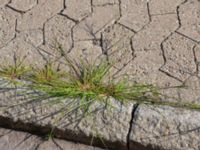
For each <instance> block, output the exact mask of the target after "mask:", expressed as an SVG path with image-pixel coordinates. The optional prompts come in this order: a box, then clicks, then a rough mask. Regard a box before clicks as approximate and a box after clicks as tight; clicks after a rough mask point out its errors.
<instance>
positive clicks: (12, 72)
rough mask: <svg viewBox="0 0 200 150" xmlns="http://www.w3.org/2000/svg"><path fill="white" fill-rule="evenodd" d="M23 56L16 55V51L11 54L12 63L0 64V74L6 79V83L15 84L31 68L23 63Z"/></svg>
mask: <svg viewBox="0 0 200 150" xmlns="http://www.w3.org/2000/svg"><path fill="white" fill-rule="evenodd" d="M25 59H26V56H24V57H23V58H20V57H17V55H16V53H14V56H13V64H10V63H8V62H7V64H4V65H3V64H1V65H0V76H1V77H2V78H4V79H6V80H7V82H8V83H10V84H14V85H16V84H17V83H19V82H18V81H19V80H22V78H23V77H24V76H26V75H27V73H28V72H29V71H30V70H31V68H30V66H26V65H24V60H25Z"/></svg>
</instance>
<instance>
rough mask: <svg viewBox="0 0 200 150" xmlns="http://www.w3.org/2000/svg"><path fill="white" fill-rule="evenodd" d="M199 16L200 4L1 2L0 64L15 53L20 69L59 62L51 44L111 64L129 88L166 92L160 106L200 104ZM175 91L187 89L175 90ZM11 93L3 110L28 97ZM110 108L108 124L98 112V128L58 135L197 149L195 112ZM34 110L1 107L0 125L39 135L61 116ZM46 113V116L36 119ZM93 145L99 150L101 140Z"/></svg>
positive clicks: (154, 0)
mask: <svg viewBox="0 0 200 150" xmlns="http://www.w3.org/2000/svg"><path fill="white" fill-rule="evenodd" d="M199 14H200V2H199V0H74V1H72V0H71V1H70V0H56V1H50V0H1V1H0V63H5V62H6V61H7V60H10V62H9V63H12V57H13V53H14V52H17V54H18V55H22V56H23V55H27V60H26V63H31V64H35V65H38V66H39V65H41V64H43V63H44V62H45V59H49V58H50V59H57V58H60V55H59V54H58V53H57V52H56V51H55V50H54V49H53V44H52V43H53V42H54V41H55V39H57V40H58V41H59V42H61V43H62V44H63V46H64V48H65V53H66V54H67V55H68V56H70V57H73V58H75V59H76V58H79V57H83V58H85V59H88V60H97V63H98V62H100V61H101V60H102V59H106V60H108V61H110V62H113V61H114V62H116V63H115V64H114V66H113V68H112V69H111V72H110V76H111V77H113V78H114V79H116V80H119V79H121V78H123V77H124V76H125V75H128V76H129V78H130V83H133V82H139V83H150V84H154V85H157V86H159V87H161V88H165V90H163V91H162V92H163V94H165V95H166V97H165V98H163V100H164V101H180V102H191V103H194V104H200V90H199V89H200V71H199V69H200V17H199V16H200V15H199ZM60 59H61V60H62V58H60ZM6 63H7V62H6ZM63 67H65V66H63ZM180 85H187V88H182V89H177V88H174V86H180ZM10 95H12V91H11V93H10V92H8V93H7V94H6V93H5V92H3V93H1V98H0V104H1V105H2V106H4V105H13V103H14V104H15V103H16V102H19V101H21V102H22V101H27V99H28V97H26V98H25V99H24V98H22V97H17V98H13V97H10ZM16 99H17V101H16ZM43 103H45V101H43V102H42V104H43ZM114 104H115V105H116V106H117V108H118V109H119V110H113V111H111V114H110V115H111V116H109V115H107V118H104V117H103V113H102V112H101V111H100V113H99V114H98V115H97V116H96V117H94V118H96V119H97V121H96V123H97V124H96V125H95V124H93V123H92V121H91V120H87V119H86V120H84V119H83V120H82V121H81V123H80V124H79V125H78V126H76V128H75V126H74V125H73V124H71V125H69V126H67V127H63V126H58V129H59V130H58V132H57V133H58V134H57V135H58V136H62V137H65V138H67V139H71V140H78V141H81V142H84V143H87V144H88V143H89V142H90V140H91V134H92V133H93V131H92V130H93V129H94V128H92V126H95V127H96V128H97V131H98V132H99V131H102V132H101V133H102V136H103V138H104V140H105V141H106V144H107V145H109V146H110V148H114V147H115V148H114V149H116V148H118V149H120V148H121V147H123V148H124V149H125V148H126V147H129V149H133V147H134V148H135V149H150V148H154V149H155V148H157V147H158V148H163V149H178V150H186V149H188V150H198V149H199V147H200V143H199V141H200V136H199V134H198V125H200V122H199V119H198V116H199V112H198V111H195V110H191V111H189V110H180V109H174V108H170V107H159V108H157V107H154V106H145V105H139V107H137V108H136V109H134V107H133V108H132V106H133V104H130V105H129V106H123V107H122V108H121V106H120V105H119V104H116V103H115V102H114ZM40 105H41V103H35V104H32V103H31V104H27V105H17V106H16V107H10V108H9V109H6V110H5V109H4V107H2V109H1V111H0V113H1V114H0V115H1V117H0V118H1V119H2V121H1V122H0V124H2V125H9V126H10V127H13V128H23V126H26V127H24V130H31V128H30V126H29V123H30V124H32V125H39V126H40V128H39V127H37V128H36V129H37V130H39V129H41V131H44V133H45V132H47V131H48V129H50V125H52V124H53V123H52V120H54V119H52V118H56V116H59V114H55V115H54V116H52V113H53V112H55V111H57V110H59V109H60V107H61V106H60V105H59V104H58V105H55V106H53V107H52V109H49V108H48V107H47V108H44V106H45V105H42V106H41V107H40ZM36 108H37V109H36ZM120 108H121V109H120ZM120 110H122V111H120ZM132 110H135V111H134V113H133V114H131V111H132ZM27 111H28V113H27ZM157 111H159V112H161V113H156V112H157ZM119 112H122V113H119ZM48 114H51V115H50V117H46V119H42V120H41V118H42V116H48ZM134 114H135V115H134ZM70 117H72V118H73V117H74V116H73V115H72V116H70ZM94 118H93V119H94ZM119 118H120V119H119ZM3 120H4V122H3ZM38 120H40V121H38ZM105 120H106V121H105ZM6 121H7V123H6ZM69 121H70V119H69V118H68V119H66V120H65V121H64V124H68V123H69ZM13 122H15V123H13ZM16 122H18V123H16ZM19 122H20V123H19ZM166 122H168V123H166ZM130 123H131V125H130ZM157 123H158V124H157ZM167 124H170V126H169V127H168V126H167ZM43 127H45V128H46V130H44V128H43ZM193 130H194V132H190V131H193ZM187 131H188V132H187ZM63 132H66V133H71V134H69V135H72V133H73V134H74V133H76V136H74V137H73V136H70V137H69V136H66V134H63ZM182 133H184V134H182ZM171 134H173V135H174V140H172V139H173V138H171ZM163 135H165V137H164V138H161V137H162V136H163ZM155 136H156V137H155ZM97 139H98V138H96V140H97ZM166 141H167V142H166ZM95 143H96V145H99V146H101V147H103V144H102V143H101V142H99V140H97V141H95ZM121 149H122V148H121Z"/></svg>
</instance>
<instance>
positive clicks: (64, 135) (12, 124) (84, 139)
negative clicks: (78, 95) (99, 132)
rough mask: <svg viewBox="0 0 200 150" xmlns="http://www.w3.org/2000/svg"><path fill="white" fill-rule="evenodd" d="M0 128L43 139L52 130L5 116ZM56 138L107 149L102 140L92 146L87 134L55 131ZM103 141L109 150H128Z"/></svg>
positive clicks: (114, 143) (96, 141)
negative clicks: (27, 133)
mask: <svg viewBox="0 0 200 150" xmlns="http://www.w3.org/2000/svg"><path fill="white" fill-rule="evenodd" d="M0 127H3V128H6V129H13V130H18V131H23V132H29V133H31V134H35V135H39V136H41V137H44V136H46V135H48V134H49V133H50V132H51V130H52V128H51V126H40V125H38V124H33V123H24V122H23V121H20V120H18V121H14V120H13V119H11V118H7V117H3V116H0ZM54 137H55V138H58V139H63V140H67V141H72V142H78V143H81V144H85V145H88V146H95V147H99V148H104V149H105V146H104V145H103V144H102V142H101V140H100V139H95V138H94V141H93V144H92V145H90V142H91V141H90V140H89V139H91V138H92V137H88V136H86V135H85V134H81V133H78V134H76V133H73V132H72V131H71V130H65V131H61V130H59V129H55V131H54ZM103 140H104V143H105V144H106V146H107V147H108V148H109V150H127V147H126V146H124V144H123V143H119V142H111V141H107V140H105V139H103Z"/></svg>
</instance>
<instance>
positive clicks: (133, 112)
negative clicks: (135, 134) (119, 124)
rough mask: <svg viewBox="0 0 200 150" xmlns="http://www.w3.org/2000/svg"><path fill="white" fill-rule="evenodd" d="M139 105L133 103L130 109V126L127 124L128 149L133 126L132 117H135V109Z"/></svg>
mask: <svg viewBox="0 0 200 150" xmlns="http://www.w3.org/2000/svg"><path fill="white" fill-rule="evenodd" d="M138 107H139V104H138V103H136V104H134V105H133V110H132V116H131V120H130V126H129V131H128V134H127V149H128V150H131V149H130V136H131V131H132V127H133V123H134V119H135V114H136V111H137V109H138Z"/></svg>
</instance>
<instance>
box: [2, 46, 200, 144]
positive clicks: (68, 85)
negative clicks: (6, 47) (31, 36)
mask: <svg viewBox="0 0 200 150" xmlns="http://www.w3.org/2000/svg"><path fill="white" fill-rule="evenodd" d="M58 50H59V52H60V55H61V56H62V58H64V61H63V62H62V63H63V64H64V65H65V66H66V68H68V71H67V70H60V69H58V67H56V65H55V64H56V62H47V63H46V64H45V65H44V66H42V67H35V66H32V65H26V64H24V60H25V58H26V57H23V58H22V59H21V58H18V57H17V56H16V54H14V57H13V58H14V63H13V64H12V65H10V64H9V65H1V66H0V77H1V78H3V79H4V80H6V81H8V83H9V84H14V85H20V86H23V87H24V88H25V89H29V90H30V91H36V92H37V93H40V94H39V95H37V96H35V95H34V97H33V98H32V99H31V100H29V101H24V102H22V103H20V104H15V105H14V106H17V105H24V104H25V103H30V102H34V101H38V100H41V101H42V100H43V99H45V100H46V99H48V101H49V103H48V104H52V105H54V104H58V103H63V107H62V109H61V111H60V114H61V115H60V116H59V117H57V118H56V119H55V120H54V123H55V124H58V123H59V122H60V121H61V120H62V119H63V118H64V116H67V115H70V114H72V113H74V112H75V111H76V110H78V111H81V113H82V114H83V115H82V117H86V116H89V115H91V114H93V113H95V111H93V110H92V109H91V107H92V106H93V104H96V103H99V104H100V105H101V106H106V107H104V108H108V109H109V108H113V106H112V103H111V102H110V101H109V98H110V97H112V98H114V99H115V100H116V101H118V102H120V103H121V104H125V103H127V102H137V103H145V104H151V105H167V106H173V107H180V108H187V109H198V110H199V109H200V105H196V104H191V103H180V102H167V101H162V100H161V96H163V95H162V94H161V93H160V92H159V90H160V89H159V88H158V87H156V86H153V85H148V84H135V83H133V84H130V83H129V81H128V80H127V79H122V80H120V81H115V80H114V79H110V78H109V72H110V71H111V68H112V67H113V64H112V63H108V62H107V61H104V60H102V61H101V62H100V63H99V64H98V65H97V64H95V63H94V62H88V61H86V60H84V59H81V58H80V59H79V60H75V59H72V58H69V57H68V56H67V55H65V54H64V51H63V49H62V46H61V45H58ZM21 83H23V84H21ZM177 88H179V87H177ZM21 94H22V93H21ZM23 94H26V93H23ZM63 100H65V101H63ZM66 101H67V105H65V104H64V103H66ZM93 115H94V114H93ZM77 120H78V119H77ZM96 132H97V131H96ZM96 132H95V133H96ZM53 133H54V128H53V129H52V131H51V132H50V134H49V136H48V137H49V138H52V137H53V135H54V134H53ZM94 136H95V135H94ZM95 137H96V138H100V140H101V141H102V143H103V144H104V142H103V139H102V138H101V136H100V135H99V134H98V133H96V136H95ZM93 138H94V137H92V141H91V143H93ZM104 145H105V144H104ZM105 147H106V146H105Z"/></svg>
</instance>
